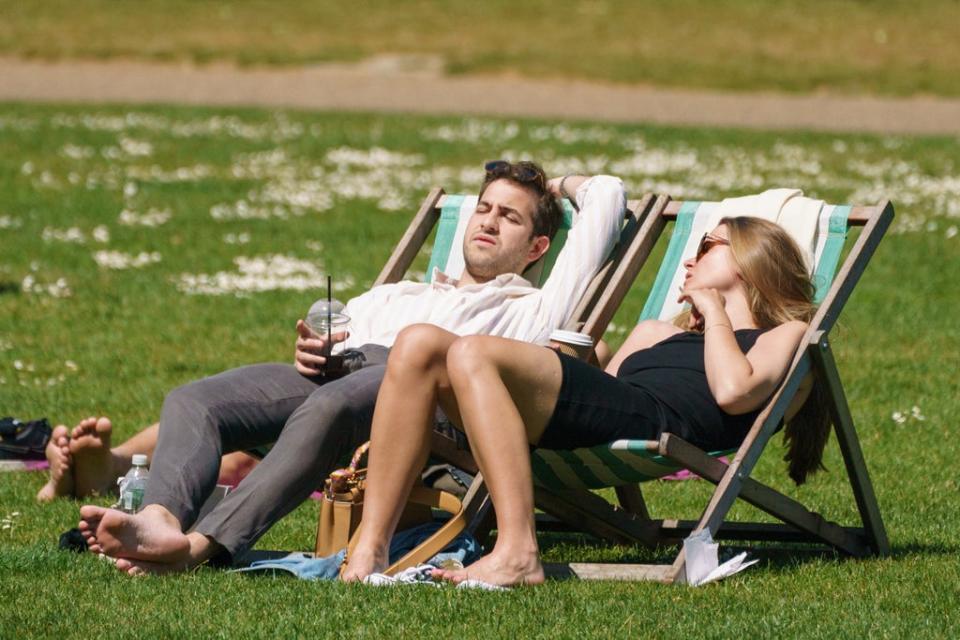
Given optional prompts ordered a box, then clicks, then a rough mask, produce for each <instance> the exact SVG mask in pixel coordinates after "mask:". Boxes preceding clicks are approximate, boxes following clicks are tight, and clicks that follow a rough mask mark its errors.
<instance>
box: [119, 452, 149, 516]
mask: <svg viewBox="0 0 960 640" xmlns="http://www.w3.org/2000/svg"><path fill="white" fill-rule="evenodd" d="M149 477H150V473H149V472H148V471H147V456H145V455H143V454H142V453H137V454H134V456H133V466H132V467H130V470H129V471H127V475H125V476H123V477H122V478H120V479H119V480H117V484H119V485H120V509H121V510H123V511H126V512H127V513H136V512H137V511H139V510H140V505H142V504H143V494H144V493H146V491H147V479H148V478H149Z"/></svg>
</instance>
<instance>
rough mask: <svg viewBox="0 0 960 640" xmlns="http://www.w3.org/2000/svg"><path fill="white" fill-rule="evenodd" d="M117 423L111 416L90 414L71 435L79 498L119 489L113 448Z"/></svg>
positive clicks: (74, 475) (76, 489) (76, 491)
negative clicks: (114, 429)
mask: <svg viewBox="0 0 960 640" xmlns="http://www.w3.org/2000/svg"><path fill="white" fill-rule="evenodd" d="M112 432H113V425H112V424H110V420H109V419H108V418H104V417H100V418H87V419H86V420H81V421H80V423H79V424H78V425H77V426H76V427H74V429H73V433H72V434H71V436H70V452H71V453H72V454H73V477H74V482H75V486H74V494H75V495H76V496H77V497H78V498H82V497H84V496H91V495H101V496H103V495H108V494H110V493H112V492H114V491H116V482H117V475H118V473H122V472H123V471H118V470H117V461H116V460H115V458H116V456H114V455H113V453H112V452H111V451H110V437H111V435H112Z"/></svg>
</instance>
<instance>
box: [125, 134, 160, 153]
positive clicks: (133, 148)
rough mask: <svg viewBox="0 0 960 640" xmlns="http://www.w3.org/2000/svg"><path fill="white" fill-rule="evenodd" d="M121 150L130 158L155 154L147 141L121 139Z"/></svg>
mask: <svg viewBox="0 0 960 640" xmlns="http://www.w3.org/2000/svg"><path fill="white" fill-rule="evenodd" d="M120 149H121V150H122V151H123V152H124V153H125V154H127V155H128V156H137V157H142V156H149V155H152V154H153V145H152V144H150V143H149V142H147V141H145V140H134V139H133V138H127V137H121V138H120Z"/></svg>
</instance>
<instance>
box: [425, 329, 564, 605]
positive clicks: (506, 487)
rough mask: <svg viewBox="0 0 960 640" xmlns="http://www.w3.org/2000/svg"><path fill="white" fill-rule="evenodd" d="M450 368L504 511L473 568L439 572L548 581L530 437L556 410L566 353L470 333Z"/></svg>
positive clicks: (510, 581) (512, 581)
mask: <svg viewBox="0 0 960 640" xmlns="http://www.w3.org/2000/svg"><path fill="white" fill-rule="evenodd" d="M447 370H448V372H449V377H450V382H451V384H452V387H453V392H454V393H455V394H456V398H457V402H458V406H459V410H460V416H461V419H462V420H463V425H464V428H465V429H466V432H467V437H468V438H469V440H470V450H471V451H472V452H473V455H474V458H475V459H476V460H477V464H478V466H479V467H480V471H481V472H482V473H483V478H484V480H485V481H486V483H487V488H488V490H489V491H490V498H491V500H492V501H493V505H494V509H495V510H496V513H497V542H496V545H495V546H494V548H493V551H492V552H491V553H490V554H489V555H487V556H485V557H484V558H482V559H480V560H478V561H477V562H475V563H473V564H472V565H470V566H469V567H467V568H466V569H463V570H460V571H442V572H438V574H439V575H440V576H441V577H443V578H446V579H450V580H453V581H455V582H461V581H463V580H466V579H476V580H481V581H483V582H487V583H490V584H496V585H504V586H506V585H518V584H536V583H539V582H543V579H544V575H543V567H542V566H541V564H540V556H539V548H538V546H537V538H536V530H535V525H534V517H533V509H534V504H533V475H532V472H531V469H530V450H529V444H530V443H536V442H537V441H539V439H540V436H541V435H543V431H544V429H545V428H546V426H547V423H548V422H549V420H550V417H551V416H552V415H553V410H554V408H555V406H556V403H557V397H558V396H559V393H560V383H561V380H562V371H561V368H560V361H559V359H558V358H557V356H556V354H554V353H552V352H551V351H550V350H549V349H545V348H543V347H537V346H534V345H530V344H526V343H522V342H516V341H513V340H504V339H501V338H492V337H485V336H471V337H468V338H461V339H460V340H458V341H457V342H456V343H454V344H453V346H452V347H451V348H450V350H449V354H448V356H447Z"/></svg>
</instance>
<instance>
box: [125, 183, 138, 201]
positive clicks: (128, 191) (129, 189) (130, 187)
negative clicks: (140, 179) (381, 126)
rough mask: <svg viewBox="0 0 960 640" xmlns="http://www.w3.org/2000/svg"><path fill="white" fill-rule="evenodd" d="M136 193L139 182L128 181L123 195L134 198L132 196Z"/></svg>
mask: <svg viewBox="0 0 960 640" xmlns="http://www.w3.org/2000/svg"><path fill="white" fill-rule="evenodd" d="M135 195H137V183H136V182H128V183H126V184H125V185H123V197H124V198H132V197H133V196H135Z"/></svg>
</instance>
